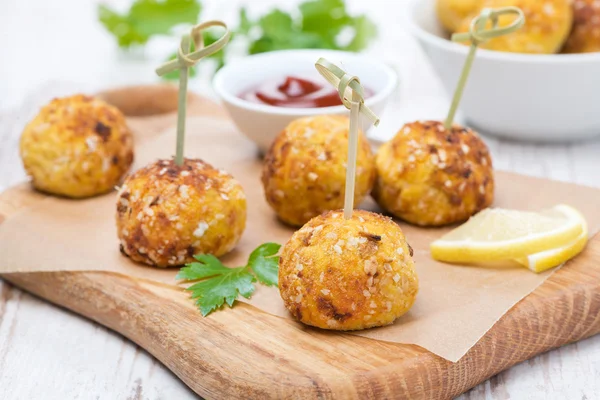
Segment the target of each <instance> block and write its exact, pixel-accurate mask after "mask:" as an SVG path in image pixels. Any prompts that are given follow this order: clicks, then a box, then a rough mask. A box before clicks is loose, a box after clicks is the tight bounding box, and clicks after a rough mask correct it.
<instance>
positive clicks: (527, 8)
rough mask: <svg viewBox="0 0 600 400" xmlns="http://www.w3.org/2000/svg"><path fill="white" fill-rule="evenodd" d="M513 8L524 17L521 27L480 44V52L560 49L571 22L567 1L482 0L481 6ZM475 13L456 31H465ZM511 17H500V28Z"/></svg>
mask: <svg viewBox="0 0 600 400" xmlns="http://www.w3.org/2000/svg"><path fill="white" fill-rule="evenodd" d="M507 6H516V7H519V8H520V9H521V10H523V13H524V14H525V25H524V26H523V27H522V28H521V29H519V30H518V31H516V32H513V33H511V34H508V35H504V36H500V37H498V38H495V39H491V40H489V41H487V42H485V43H482V44H481V45H480V48H482V49H488V50H497V51H508V52H513V53H532V54H552V53H557V52H558V51H560V49H561V48H562V46H563V44H564V43H565V40H566V39H567V37H568V35H569V32H570V31H571V25H572V23H573V10H572V8H571V2H570V0H485V1H484V3H483V7H481V8H484V7H489V8H498V7H507ZM479 12H480V11H477V13H475V14H473V15H470V16H468V17H467V18H465V20H464V21H463V22H462V23H461V24H460V27H459V28H458V30H457V31H458V32H468V31H469V26H470V25H471V21H472V20H473V18H475V17H476V16H477V14H479ZM514 18H515V17H514V16H513V15H504V16H502V17H500V26H506V25H509V24H510V23H511V22H512V21H513V20H514Z"/></svg>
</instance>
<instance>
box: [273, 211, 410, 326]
mask: <svg viewBox="0 0 600 400" xmlns="http://www.w3.org/2000/svg"><path fill="white" fill-rule="evenodd" d="M418 287H419V283H418V278H417V273H416V271H415V267H414V263H413V260H412V249H411V248H410V246H409V245H408V243H407V242H406V238H405V237H404V234H403V233H402V230H401V229H400V227H399V226H398V225H397V224H396V223H394V222H393V221H392V220H391V219H390V218H388V217H384V216H382V215H380V214H375V213H371V212H368V211H363V210H355V211H354V212H353V215H352V218H350V219H345V218H344V216H343V211H341V210H339V211H330V212H327V213H325V214H323V215H321V216H318V217H316V218H313V219H312V220H311V221H309V222H308V223H307V224H306V225H304V226H303V227H302V229H300V230H299V231H297V232H296V233H294V235H293V236H292V238H291V239H290V241H289V242H288V243H287V244H286V245H285V246H284V248H283V250H282V253H281V258H280V262H279V290H280V293H281V297H282V298H283V301H284V303H285V306H286V307H287V309H288V310H289V311H290V313H291V314H292V315H293V316H294V317H295V318H296V319H297V320H298V321H300V322H303V323H305V324H307V325H312V326H316V327H319V328H324V329H333V330H358V329H366V328H372V327H376V326H383V325H389V324H391V323H392V322H394V321H395V320H396V319H397V318H399V317H400V316H402V315H403V314H405V313H406V312H407V311H408V310H409V309H410V308H411V307H412V305H413V303H414V301H415V298H416V296H417V292H418Z"/></svg>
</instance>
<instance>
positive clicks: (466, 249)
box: [431, 205, 585, 263]
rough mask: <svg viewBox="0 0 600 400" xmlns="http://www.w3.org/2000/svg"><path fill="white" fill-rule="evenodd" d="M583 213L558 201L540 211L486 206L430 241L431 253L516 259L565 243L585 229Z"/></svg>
mask: <svg viewBox="0 0 600 400" xmlns="http://www.w3.org/2000/svg"><path fill="white" fill-rule="evenodd" d="M582 221H583V217H582V216H581V214H580V213H579V212H578V211H577V210H575V209H574V208H572V207H569V206H566V205H558V206H555V207H554V208H553V209H551V210H548V211H544V212H541V213H535V212H527V211H516V210H505V209H500V208H495V209H487V210H484V211H482V212H480V213H478V214H477V215H475V216H473V217H471V219H469V220H468V221H467V222H466V223H464V224H463V225H461V226H459V227H458V228H456V229H454V230H452V231H450V232H449V233H447V234H446V235H444V236H443V237H442V238H440V239H439V240H436V241H435V242H433V243H432V244H431V255H432V256H433V258H435V259H436V260H439V261H446V262H467V263H470V262H482V261H496V260H507V259H518V258H522V257H526V256H528V255H530V254H534V253H539V252H543V251H546V250H551V249H557V248H561V247H564V246H567V245H568V244H569V243H571V242H572V241H574V240H576V239H577V238H578V237H579V236H580V235H581V234H582V232H583V231H584V230H585V227H584V225H585V224H582Z"/></svg>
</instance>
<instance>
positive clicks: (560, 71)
mask: <svg viewBox="0 0 600 400" xmlns="http://www.w3.org/2000/svg"><path fill="white" fill-rule="evenodd" d="M540 1H541V0H540ZM407 19H408V27H409V29H410V30H411V32H412V33H413V35H414V36H415V37H416V38H417V40H418V41H419V43H420V44H421V46H422V48H423V50H424V51H425V53H426V54H427V55H428V57H429V59H430V60H431V62H432V64H433V66H434V68H435V70H436V72H437V73H438V75H439V76H440V78H441V80H442V83H443V84H444V87H445V89H446V91H447V92H448V94H449V95H450V94H452V93H453V92H454V89H455V88H456V84H457V82H458V78H459V76H460V73H461V70H462V68H463V65H464V62H465V59H466V56H467V53H468V51H469V48H468V46H465V45H463V44H458V43H452V42H451V41H450V40H449V39H448V33H447V32H446V31H445V30H444V28H443V27H442V25H441V23H440V21H439V19H438V16H437V14H436V0H411V1H410V4H409V5H408V18H407ZM598 71H600V53H588V54H549V55H537V54H536V55H533V54H518V53H509V52H500V51H490V50H484V49H480V50H479V51H478V52H477V58H476V60H475V63H474V65H473V70H472V72H471V75H470V77H469V81H468V82H467V86H466V88H465V92H464V96H463V99H462V102H461V105H460V110H461V112H462V115H463V116H464V117H465V119H466V122H467V125H469V126H472V127H473V128H475V129H476V130H478V131H479V132H480V133H485V134H491V135H494V136H499V137H505V138H510V139H516V140H524V141H534V142H569V141H575V140H582V139H589V138H592V137H595V136H598V135H600V113H599V112H598V103H599V96H600V95H599V93H600V79H599V78H598Z"/></svg>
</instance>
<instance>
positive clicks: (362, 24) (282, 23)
mask: <svg viewBox="0 0 600 400" xmlns="http://www.w3.org/2000/svg"><path fill="white" fill-rule="evenodd" d="M201 10H202V5H201V3H200V2H199V0H162V1H161V0H135V2H134V3H133V5H132V6H131V8H130V10H129V12H128V13H126V14H119V13H116V12H115V11H113V10H111V9H110V8H108V7H106V6H104V5H100V6H99V8H98V15H99V19H100V21H101V22H102V24H103V25H104V26H105V28H106V29H107V30H108V31H109V32H111V33H112V34H113V35H114V36H115V37H116V39H117V42H118V44H119V46H120V47H122V48H128V47H131V46H132V45H144V44H145V43H146V42H147V41H148V40H149V39H150V38H151V37H152V36H154V35H169V34H171V30H172V28H173V27H174V26H175V25H178V24H196V23H197V22H198V18H199V17H200V14H201ZM229 25H230V28H232V29H231V32H232V36H231V40H232V41H234V40H237V39H239V40H240V41H241V42H245V43H246V44H247V46H248V47H247V50H246V51H247V53H248V54H257V53H265V52H268V51H274V50H288V49H333V50H346V51H354V52H358V51H361V50H363V49H365V48H366V47H367V46H368V45H369V44H370V43H371V41H372V40H373V39H374V38H375V37H376V36H377V27H376V26H375V24H374V23H373V22H372V21H371V20H370V19H369V18H368V17H367V16H366V15H364V14H360V15H350V13H349V12H348V10H347V8H346V4H345V2H344V0H306V1H304V2H302V3H300V4H299V5H298V8H297V10H294V12H291V13H289V12H287V11H283V10H281V9H278V8H275V9H273V10H271V11H269V12H267V13H266V14H264V15H262V16H258V17H257V18H255V19H254V18H250V17H249V16H248V12H247V10H246V9H245V8H241V9H240V12H239V21H238V25H237V27H233V26H232V25H231V24H229ZM343 36H346V40H344V41H342V40H341V38H342V37H343ZM218 37H219V36H218V35H216V34H213V32H212V31H211V30H208V31H206V32H205V33H204V42H205V43H206V44H207V45H209V44H211V43H212V42H213V41H214V40H215V38H218ZM175 57H176V54H172V55H171V56H170V57H169V58H168V60H171V59H173V58H175ZM210 58H212V59H213V60H214V61H215V64H216V69H219V68H221V67H222V66H223V65H224V64H225V60H226V54H225V53H224V52H218V53H215V54H214V55H213V56H211V57H210ZM189 72H190V76H193V74H194V69H193V68H190V71H189ZM178 76H179V74H178V72H177V71H174V72H173V73H171V74H169V75H166V76H164V78H165V79H177V78H178Z"/></svg>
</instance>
